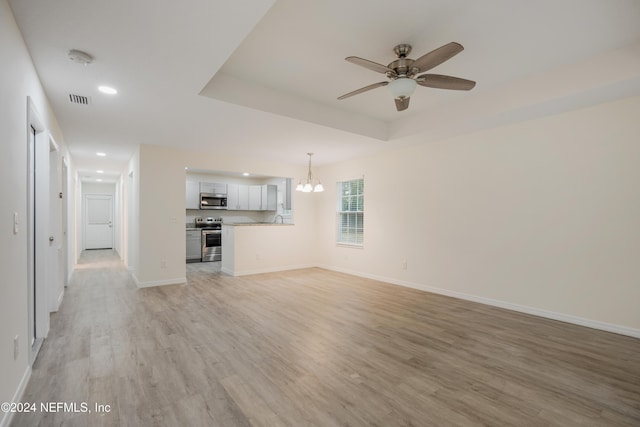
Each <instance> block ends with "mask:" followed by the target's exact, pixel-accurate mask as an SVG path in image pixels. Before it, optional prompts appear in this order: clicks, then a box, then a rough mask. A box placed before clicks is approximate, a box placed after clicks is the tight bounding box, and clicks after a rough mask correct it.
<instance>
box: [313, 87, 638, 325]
mask: <svg viewBox="0 0 640 427" xmlns="http://www.w3.org/2000/svg"><path fill="white" fill-rule="evenodd" d="M638 117H640V98H639V97H634V98H629V99H625V100H622V101H618V102H613V103H607V104H601V105H598V106H596V107H593V108H588V109H583V110H576V111H572V112H568V113H564V114H559V115H555V116H551V117H547V118H543V119H539V120H534V121H529V122H524V123H520V124H517V125H512V126H505V127H500V128H496V129H493V130H487V131H483V132H478V133H474V134H469V135H465V136H460V137H457V138H453V139H448V140H444V141H441V142H438V143H429V144H423V145H420V146H413V147H410V148H405V149H399V150H396V151H390V152H387V153H384V154H382V155H378V156H374V157H370V158H366V159H361V160H355V161H349V162H345V163H341V164H337V165H334V166H331V167H325V168H322V169H318V170H317V174H318V176H319V177H320V178H321V179H322V180H323V182H325V183H326V188H327V189H328V191H327V192H325V193H323V194H322V195H321V196H320V197H319V198H318V200H319V202H320V206H319V210H318V213H317V218H318V224H317V226H318V236H317V237H318V246H319V252H318V253H319V257H318V264H320V265H322V266H325V267H328V268H332V269H336V270H342V271H347V272H351V273H355V274H360V275H364V276H368V277H375V278H381V279H384V280H388V281H391V282H394V283H398V284H404V285H408V286H413V287H417V288H421V289H426V290H436V291H438V292H442V293H445V294H449V295H455V296H459V297H464V298H469V299H474V300H478V301H482V302H488V303H492V304H496V305H501V306H505V307H509V308H516V309H519V310H523V311H529V312H533V313H536V314H541V315H547V316H549V317H555V318H560V319H562V320H571V321H575V322H577V323H582V324H586V325H590V326H597V327H601V328H605V329H610V330H616V331H622V332H625V333H630V334H632V335H636V336H640V310H639V309H638V301H640V286H639V285H640V262H638V260H639V259H640V166H639V165H640V142H639V141H640V140H639V139H638V137H639V135H640V120H638ZM359 175H360V176H361V175H364V176H365V206H366V213H365V228H366V231H365V246H364V249H350V248H344V247H338V246H336V245H335V243H334V234H335V233H334V227H335V197H336V196H335V186H334V184H333V183H335V182H337V181H339V180H344V179H352V178H355V177H357V176H359ZM404 260H406V261H407V269H406V270H404V269H402V262H403V261H404Z"/></svg>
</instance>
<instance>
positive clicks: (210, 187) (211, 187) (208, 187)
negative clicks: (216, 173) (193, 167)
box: [200, 182, 227, 194]
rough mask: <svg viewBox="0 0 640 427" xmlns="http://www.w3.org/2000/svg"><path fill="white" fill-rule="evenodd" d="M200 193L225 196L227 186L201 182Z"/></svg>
mask: <svg viewBox="0 0 640 427" xmlns="http://www.w3.org/2000/svg"><path fill="white" fill-rule="evenodd" d="M200 192H201V193H209V194H227V184H221V183H219V182H201V183H200Z"/></svg>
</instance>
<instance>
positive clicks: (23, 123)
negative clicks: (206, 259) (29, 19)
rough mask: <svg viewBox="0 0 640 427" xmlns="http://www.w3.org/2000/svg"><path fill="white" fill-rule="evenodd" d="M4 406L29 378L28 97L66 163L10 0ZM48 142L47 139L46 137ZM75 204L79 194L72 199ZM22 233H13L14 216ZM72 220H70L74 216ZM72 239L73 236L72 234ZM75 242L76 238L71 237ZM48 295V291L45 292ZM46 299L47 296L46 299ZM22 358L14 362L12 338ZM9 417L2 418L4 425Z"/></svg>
mask: <svg viewBox="0 0 640 427" xmlns="http://www.w3.org/2000/svg"><path fill="white" fill-rule="evenodd" d="M0 56H1V58H2V66H0V94H2V95H1V96H0V129H1V130H2V131H1V132H0V138H1V140H0V147H2V155H0V200H2V202H1V203H0V218H1V219H2V227H0V272H2V280H1V281H0V295H1V296H0V402H11V401H12V399H14V398H15V397H16V396H17V395H16V393H19V392H20V387H21V386H24V385H25V384H24V380H25V379H26V378H27V377H28V374H29V372H30V371H29V367H28V341H29V340H28V336H29V332H28V312H27V304H28V303H27V280H28V279H27V194H28V192H27V164H28V159H27V146H28V145H27V97H30V98H31V100H32V101H33V105H34V106H35V108H36V109H37V110H38V113H39V115H40V116H41V119H42V121H43V122H44V126H45V127H46V128H47V129H48V130H49V131H50V132H51V135H52V136H53V138H54V139H55V141H56V143H57V144H58V146H59V148H60V155H63V156H65V157H66V158H68V153H67V150H66V147H65V143H64V138H63V137H62V134H61V133H60V130H59V127H58V125H57V123H56V118H55V116H54V115H53V112H52V110H51V108H50V107H49V103H48V100H47V98H46V95H45V93H44V91H43V89H42V86H41V84H40V81H39V79H38V76H37V74H36V72H35V69H34V67H33V64H32V62H31V57H30V56H29V52H28V51H27V49H26V46H25V44H24V41H23V39H22V35H21V34H20V31H19V30H18V27H17V25H16V22H15V19H14V17H13V14H12V12H11V9H10V8H9V5H8V4H7V2H6V0H0ZM43 137H44V138H46V134H43ZM70 197H71V199H73V197H75V195H73V194H71V195H70ZM14 212H16V213H17V214H18V217H19V222H20V228H19V231H18V233H17V234H14V233H13V224H12V221H13V214H14ZM70 215H72V214H71V213H70ZM70 232H71V234H72V235H73V232H72V231H71V230H70ZM71 238H72V237H71ZM45 293H46V292H45ZM44 297H45V300H46V297H47V295H44ZM16 335H17V336H19V342H20V345H19V354H18V357H17V359H16V360H14V357H13V339H14V337H15V336H16ZM6 415H7V414H4V413H0V424H2V423H3V420H4V417H5V416H6Z"/></svg>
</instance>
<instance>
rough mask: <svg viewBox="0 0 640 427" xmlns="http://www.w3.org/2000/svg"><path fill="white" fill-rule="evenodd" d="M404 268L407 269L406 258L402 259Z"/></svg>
mask: <svg viewBox="0 0 640 427" xmlns="http://www.w3.org/2000/svg"><path fill="white" fill-rule="evenodd" d="M402 269H403V270H406V269H407V260H406V259H405V260H403V261H402Z"/></svg>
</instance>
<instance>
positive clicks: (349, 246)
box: [336, 242, 364, 249]
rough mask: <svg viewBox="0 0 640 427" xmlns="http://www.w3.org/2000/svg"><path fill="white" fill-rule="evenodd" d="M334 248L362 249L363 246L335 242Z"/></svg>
mask: <svg viewBox="0 0 640 427" xmlns="http://www.w3.org/2000/svg"><path fill="white" fill-rule="evenodd" d="M336 246H338V247H342V248H353V249H364V245H357V244H355V243H339V242H336Z"/></svg>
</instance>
